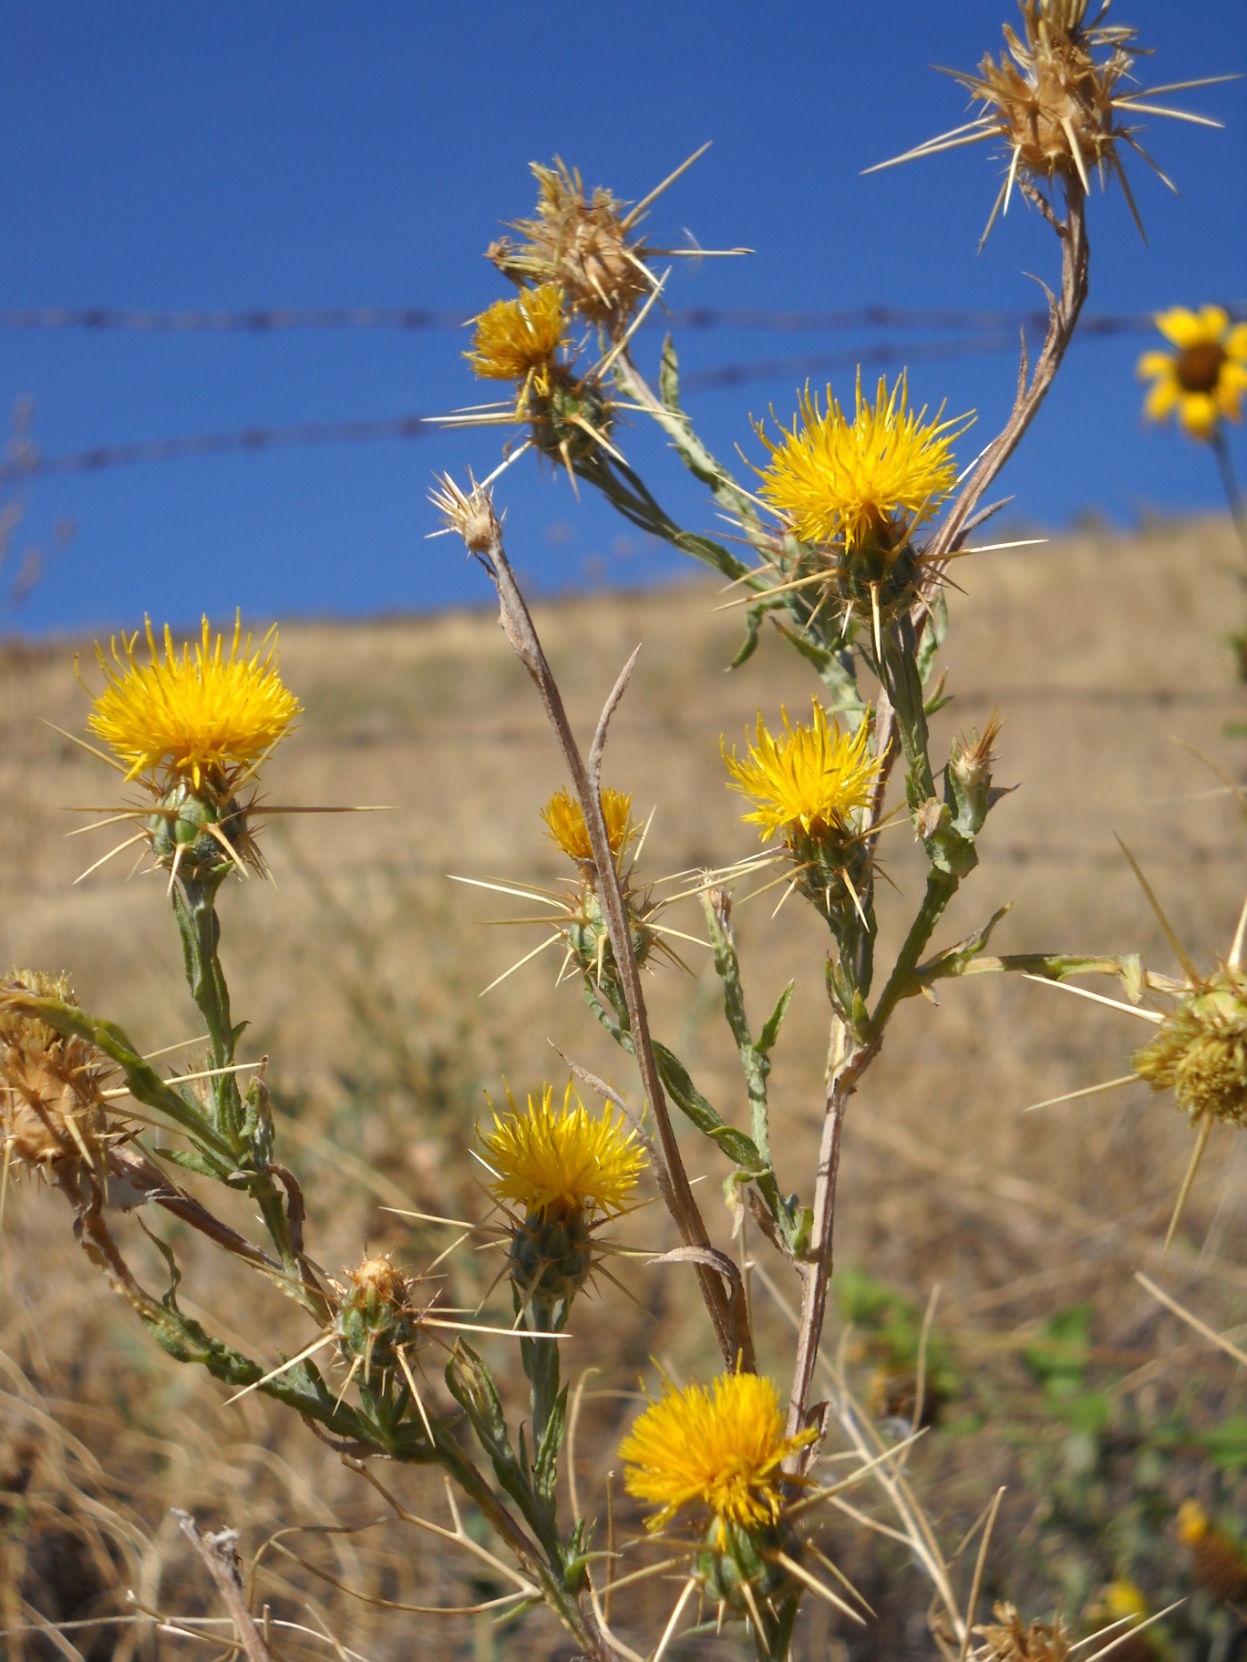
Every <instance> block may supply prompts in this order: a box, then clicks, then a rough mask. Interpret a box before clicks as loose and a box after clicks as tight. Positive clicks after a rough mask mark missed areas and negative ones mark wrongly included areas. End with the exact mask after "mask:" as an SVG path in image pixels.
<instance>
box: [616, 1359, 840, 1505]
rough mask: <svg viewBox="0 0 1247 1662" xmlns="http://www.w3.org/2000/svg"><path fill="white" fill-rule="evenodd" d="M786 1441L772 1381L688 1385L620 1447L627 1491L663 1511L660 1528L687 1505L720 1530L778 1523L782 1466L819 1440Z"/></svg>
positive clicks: (808, 1434)
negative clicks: (707, 1386) (710, 1516)
mask: <svg viewBox="0 0 1247 1662" xmlns="http://www.w3.org/2000/svg"><path fill="white" fill-rule="evenodd" d="M815 1435H816V1434H815V1432H814V1431H813V1430H807V1431H803V1432H801V1433H800V1434H799V1435H798V1436H796V1437H787V1436H785V1435H784V1416H783V1414H782V1413H781V1411H780V1406H779V1398H778V1395H777V1394H776V1390H775V1387H774V1385H772V1383H771V1381H770V1380H769V1379H762V1378H760V1377H759V1375H757V1374H753V1373H735V1374H721V1375H720V1376H719V1378H718V1379H716V1380H715V1381H714V1384H713V1385H712V1386H711V1388H710V1389H709V1390H706V1389H705V1387H704V1386H701V1385H689V1386H688V1387H687V1388H686V1389H685V1390H683V1391H677V1390H676V1389H675V1388H674V1386H672V1385H671V1383H670V1382H669V1381H666V1380H664V1382H663V1393H662V1396H661V1398H660V1399H659V1400H658V1401H657V1402H653V1401H651V1402H650V1405H649V1407H648V1408H647V1409H646V1410H645V1412H644V1413H643V1414H642V1415H641V1416H640V1418H639V1419H638V1420H637V1421H636V1424H635V1425H634V1426H633V1427H632V1430H631V1431H630V1432H629V1433H628V1435H627V1436H626V1437H625V1438H624V1440H623V1442H622V1443H621V1444H620V1445H619V1454H620V1458H621V1459H623V1460H625V1461H627V1462H628V1465H627V1466H626V1468H625V1470H624V1487H625V1488H626V1489H627V1491H628V1493H629V1494H630V1495H635V1496H636V1498H637V1499H638V1500H641V1501H645V1502H646V1503H647V1504H649V1505H651V1506H656V1507H658V1511H657V1512H656V1513H655V1514H654V1515H653V1516H652V1517H651V1518H650V1519H649V1528H650V1529H660V1528H661V1527H662V1526H663V1524H665V1523H668V1522H670V1520H671V1519H672V1518H674V1517H675V1515H676V1514H677V1513H678V1512H680V1511H682V1510H683V1508H685V1507H686V1506H700V1507H704V1508H706V1509H708V1510H709V1511H710V1512H711V1513H712V1514H713V1515H714V1518H715V1520H716V1523H717V1524H718V1526H719V1528H720V1529H722V1527H723V1525H725V1524H728V1525H733V1526H735V1527H736V1528H739V1529H753V1528H757V1527H758V1526H759V1525H767V1524H775V1523H778V1521H779V1517H780V1513H781V1511H782V1509H783V1494H782V1491H781V1488H780V1466H781V1465H782V1464H783V1462H784V1460H785V1459H786V1458H787V1457H788V1455H789V1454H791V1453H792V1452H793V1451H794V1450H795V1449H799V1448H804V1447H805V1445H806V1444H807V1443H810V1442H812V1441H813V1439H814V1437H815Z"/></svg>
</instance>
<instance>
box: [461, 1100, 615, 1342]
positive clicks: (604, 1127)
mask: <svg viewBox="0 0 1247 1662" xmlns="http://www.w3.org/2000/svg"><path fill="white" fill-rule="evenodd" d="M507 1102H508V1104H509V1111H508V1112H507V1113H505V1114H501V1115H500V1114H499V1113H498V1112H497V1110H494V1126H493V1130H492V1131H487V1132H481V1131H480V1130H479V1128H478V1130H477V1135H476V1143H477V1150H478V1152H479V1154H480V1156H481V1158H482V1160H483V1161H484V1163H485V1165H486V1166H487V1168H488V1169H489V1171H490V1174H491V1176H490V1181H489V1184H488V1187H489V1192H490V1193H491V1194H492V1195H493V1197H494V1199H495V1200H496V1201H498V1202H499V1204H500V1205H501V1206H503V1208H504V1209H505V1210H506V1212H507V1214H508V1220H509V1233H510V1238H511V1244H510V1253H509V1257H510V1270H511V1279H512V1282H513V1284H514V1286H515V1289H516V1292H517V1294H518V1296H519V1299H520V1301H521V1302H522V1303H524V1304H527V1303H528V1302H529V1301H530V1300H533V1301H541V1302H547V1303H548V1302H550V1301H561V1302H562V1304H563V1306H564V1310H566V1307H567V1306H568V1305H570V1303H571V1301H572V1299H573V1298H574V1297H575V1296H576V1294H577V1293H578V1292H579V1290H580V1288H581V1287H582V1286H583V1285H584V1283H585V1281H586V1280H587V1279H588V1277H589V1276H590V1274H591V1273H592V1270H593V1265H594V1262H595V1251H594V1231H595V1230H596V1229H597V1228H599V1227H600V1225H601V1224H602V1223H603V1222H605V1221H606V1220H607V1219H608V1218H611V1217H617V1216H618V1215H619V1214H620V1213H621V1212H624V1211H626V1210H627V1209H628V1206H629V1203H630V1201H631V1198H632V1193H633V1190H634V1189H635V1188H636V1184H637V1179H638V1178H639V1177H640V1174H641V1173H642V1171H644V1169H645V1167H646V1165H647V1164H648V1158H647V1155H646V1152H645V1148H644V1146H643V1144H642V1143H641V1140H640V1138H639V1137H638V1135H637V1133H636V1131H635V1130H630V1129H629V1128H628V1125H627V1121H626V1120H625V1118H624V1116H623V1114H622V1113H620V1114H618V1115H616V1114H615V1113H613V1112H612V1110H611V1109H610V1107H609V1106H607V1107H604V1108H603V1110H602V1112H601V1114H600V1115H593V1114H591V1113H590V1112H589V1111H588V1109H587V1108H586V1107H585V1106H584V1104H583V1103H582V1102H581V1101H580V1098H579V1097H578V1096H576V1094H575V1092H574V1091H573V1089H572V1083H571V1080H570V1079H569V1080H568V1082H567V1089H566V1091H565V1093H564V1096H563V1107H562V1110H561V1112H556V1110H555V1108H554V1090H553V1087H552V1086H550V1085H543V1086H542V1088H541V1090H540V1091H539V1092H530V1093H529V1097H528V1111H527V1113H521V1112H520V1110H519V1109H518V1108H517V1107H516V1105H515V1099H514V1097H513V1096H512V1095H511V1088H510V1086H508V1087H507ZM573 1102H574V1104H575V1105H574V1106H573ZM490 1106H491V1107H492V1104H491V1105H490Z"/></svg>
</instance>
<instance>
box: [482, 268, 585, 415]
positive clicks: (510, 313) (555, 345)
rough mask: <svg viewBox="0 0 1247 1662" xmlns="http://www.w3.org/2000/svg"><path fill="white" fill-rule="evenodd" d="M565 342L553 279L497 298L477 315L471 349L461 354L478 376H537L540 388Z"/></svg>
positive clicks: (501, 378)
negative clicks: (506, 296)
mask: <svg viewBox="0 0 1247 1662" xmlns="http://www.w3.org/2000/svg"><path fill="white" fill-rule="evenodd" d="M567 344H568V337H567V319H566V318H565V317H564V315H563V291H562V289H561V288H560V287H559V285H558V284H557V283H542V284H541V285H540V287H538V288H535V289H525V290H523V292H522V293H521V294H519V295H518V296H517V298H516V299H514V300H497V301H495V302H494V304H493V305H492V306H490V307H489V308H488V310H487V311H484V312H482V313H481V315H480V316H479V317H478V318H477V320H476V334H475V336H474V337H473V341H472V350H471V351H470V352H465V353H464V354H463V355H464V357H465V358H466V359H467V360H468V362H469V363H470V364H471V365H472V368H473V370H474V371H475V372H476V374H477V375H479V376H480V378H481V379H482V380H483V381H518V382H520V383H522V384H523V386H524V387H525V388H527V387H528V386H529V385H530V384H531V383H532V382H534V381H535V382H537V383H538V386H539V390H545V383H546V382H547V381H548V379H549V370H550V366H551V364H552V363H553V362H554V361H555V358H556V357H557V355H558V353H559V352H560V351H561V350H562V349H563V348H564V347H566V346H567Z"/></svg>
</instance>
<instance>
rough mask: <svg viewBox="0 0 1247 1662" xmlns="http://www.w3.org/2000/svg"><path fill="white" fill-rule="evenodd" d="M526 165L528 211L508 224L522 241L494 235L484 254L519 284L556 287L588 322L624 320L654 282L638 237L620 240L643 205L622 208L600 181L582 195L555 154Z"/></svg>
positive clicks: (570, 171) (576, 174)
mask: <svg viewBox="0 0 1247 1662" xmlns="http://www.w3.org/2000/svg"><path fill="white" fill-rule="evenodd" d="M531 165H532V171H533V176H534V178H535V179H536V181H537V190H538V195H537V212H536V215H535V217H534V218H532V219H517V220H514V221H513V222H512V223H511V225H510V227H509V229H511V230H512V231H516V232H518V233H519V235H520V236H521V237H523V238H524V239H525V240H524V241H523V242H522V243H517V242H514V241H513V240H512V239H511V238H510V237H499V238H498V239H497V241H496V242H493V243H491V244H490V246H489V248H488V249H486V251H485V257H486V258H487V259H490V260H492V261H493V263H494V264H495V265H496V266H497V267H498V269H499V271H501V272H502V273H503V275H504V276H507V277H510V278H511V280H512V281H513V282H516V283H519V284H521V285H533V284H540V283H557V284H559V285H560V287H561V288H562V290H563V294H564V301H565V304H566V306H567V308H568V310H569V311H573V312H577V313H579V315H580V316H581V317H583V318H585V319H586V320H587V321H588V322H590V323H601V324H604V325H606V326H607V327H613V326H615V325H619V324H623V323H626V322H627V320H628V318H629V317H630V316H631V315H632V313H633V312H634V311H635V310H636V308H637V306H638V305H639V303H640V302H641V300H642V299H643V298H644V296H645V295H647V294H648V293H649V292H650V290H651V288H652V287H653V286H654V279H653V277H652V276H651V274H650V271H649V269H648V267H647V266H646V264H645V259H644V256H645V252H646V250H645V244H644V242H643V241H641V240H640V239H638V240H637V241H635V242H629V240H628V233H629V231H630V230H631V229H632V228H633V226H634V225H635V224H636V222H637V220H638V219H639V218H640V216H641V213H642V211H643V209H644V206H645V204H644V203H641V204H638V205H637V206H636V207H634V208H632V209H631V211H630V212H625V208H626V204H625V203H622V202H618V201H616V199H615V197H614V196H613V195H612V194H611V192H610V191H608V190H606V189H604V188H603V187H602V186H600V185H599V186H597V187H596V188H595V190H594V192H593V195H592V197H589V196H586V194H585V188H584V185H583V183H582V182H581V178H580V173H579V171H578V170H577V169H575V168H569V167H568V166H567V164H566V163H565V162H564V161H562V160H561V159H560V158H559V157H557V156H556V157H555V158H554V165H553V166H552V167H544V166H542V164H541V163H540V162H533V163H532V164H531Z"/></svg>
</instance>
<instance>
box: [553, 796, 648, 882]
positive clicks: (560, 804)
mask: <svg viewBox="0 0 1247 1662" xmlns="http://www.w3.org/2000/svg"><path fill="white" fill-rule="evenodd" d="M541 817H542V819H543V820H544V821H545V823H546V835H547V836H548V837H549V838H550V840H551V842H555V843H557V844H558V846H559V847H560V848H561V849H562V850H563V852H564V854H567V855H570V857H571V858H572V859H573V860H577V861H588V862H590V863H592V860H593V849H592V848H591V846H590V844H589V828H588V826H587V825H586V824H585V814H584V809H583V808H582V807H581V806H580V804H579V802H577V801H576V799H575V797H574V796H572V794H571V792H570V791H566V790H559V791H555V793H554V795H553V796H552V797H551V798H550V800H549V801H548V802H547V803H546V805H545V807H544V808H543V809H542V810H541ZM602 818H603V819H604V820H605V821H606V837H607V841H608V842H609V843H610V848H611V853H612V854H613V855H614V856H615V858H616V860H618V858H619V855H620V854H621V853H622V852H623V850H624V849H626V848H627V846H628V844H629V843H630V842H631V841H632V839H633V838H634V837H635V836H636V834H637V832H638V830H639V829H640V827H639V826H637V825H635V824H634V823H633V820H632V797H631V795H630V794H629V793H628V792H627V791H616V790H612V789H611V788H610V786H609V785H608V786H607V788H606V789H605V790H604V791H603V792H602Z"/></svg>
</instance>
